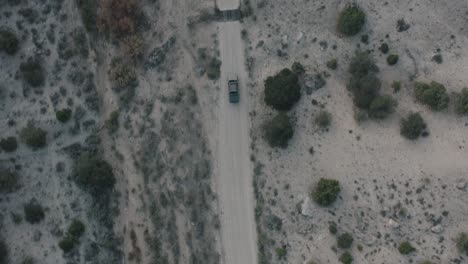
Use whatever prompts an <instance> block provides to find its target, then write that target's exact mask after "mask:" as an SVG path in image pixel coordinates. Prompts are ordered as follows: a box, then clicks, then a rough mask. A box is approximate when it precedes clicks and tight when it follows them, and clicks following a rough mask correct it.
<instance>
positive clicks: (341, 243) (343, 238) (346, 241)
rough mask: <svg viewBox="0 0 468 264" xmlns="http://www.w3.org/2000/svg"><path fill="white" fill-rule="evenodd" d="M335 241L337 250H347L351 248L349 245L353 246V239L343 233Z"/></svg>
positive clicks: (348, 234)
mask: <svg viewBox="0 0 468 264" xmlns="http://www.w3.org/2000/svg"><path fill="white" fill-rule="evenodd" d="M336 241H337V244H338V247H339V248H344V249H347V248H350V247H351V245H352V244H353V241H354V239H353V236H352V235H351V234H350V233H344V234H341V235H340V236H338V237H337V238H336Z"/></svg>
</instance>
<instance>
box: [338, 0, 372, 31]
mask: <svg viewBox="0 0 468 264" xmlns="http://www.w3.org/2000/svg"><path fill="white" fill-rule="evenodd" d="M365 22H366V14H365V13H364V11H363V10H362V9H361V8H360V7H359V6H358V5H357V4H351V5H348V6H347V7H345V9H344V10H343V11H341V13H340V15H339V17H338V25H337V29H338V32H340V33H341V34H344V35H346V36H354V35H356V34H357V33H359V31H361V29H362V27H363V26H364V23H365Z"/></svg>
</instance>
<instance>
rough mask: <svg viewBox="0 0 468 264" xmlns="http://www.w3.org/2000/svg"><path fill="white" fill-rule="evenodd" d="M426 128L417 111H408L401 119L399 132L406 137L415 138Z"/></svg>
mask: <svg viewBox="0 0 468 264" xmlns="http://www.w3.org/2000/svg"><path fill="white" fill-rule="evenodd" d="M426 128H427V125H426V122H424V119H423V118H422V117H421V115H420V114H419V113H410V114H409V115H408V116H407V117H406V118H403V119H401V123H400V134H401V135H402V136H404V137H405V138H407V139H411V140H414V139H417V138H418V137H419V136H420V135H421V134H422V133H423V132H424V131H425V130H426Z"/></svg>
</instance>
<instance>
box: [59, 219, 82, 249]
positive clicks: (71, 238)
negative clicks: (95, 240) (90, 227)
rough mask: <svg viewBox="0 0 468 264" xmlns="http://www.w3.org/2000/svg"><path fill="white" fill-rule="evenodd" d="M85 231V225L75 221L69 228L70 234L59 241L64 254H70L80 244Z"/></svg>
mask: <svg viewBox="0 0 468 264" xmlns="http://www.w3.org/2000/svg"><path fill="white" fill-rule="evenodd" d="M84 231H85V225H84V224H83V223H82V222H81V221H80V220H76V219H75V220H73V222H72V223H71V224H70V227H68V232H67V234H66V235H65V237H64V238H63V239H62V240H60V241H59V247H60V248H61V249H62V250H63V252H64V253H68V252H70V251H71V250H72V249H73V248H74V247H75V245H76V244H78V243H79V239H80V237H81V236H82V235H83V233H84Z"/></svg>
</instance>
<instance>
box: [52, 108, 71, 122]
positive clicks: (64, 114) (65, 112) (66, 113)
mask: <svg viewBox="0 0 468 264" xmlns="http://www.w3.org/2000/svg"><path fill="white" fill-rule="evenodd" d="M71 114H72V111H71V110H70V109H69V108H65V109H62V110H59V111H57V112H56V113H55V117H56V118H57V120H58V121H60V122H62V123H66V122H68V120H70V118H71Z"/></svg>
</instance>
